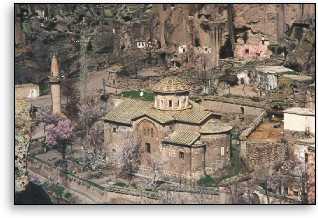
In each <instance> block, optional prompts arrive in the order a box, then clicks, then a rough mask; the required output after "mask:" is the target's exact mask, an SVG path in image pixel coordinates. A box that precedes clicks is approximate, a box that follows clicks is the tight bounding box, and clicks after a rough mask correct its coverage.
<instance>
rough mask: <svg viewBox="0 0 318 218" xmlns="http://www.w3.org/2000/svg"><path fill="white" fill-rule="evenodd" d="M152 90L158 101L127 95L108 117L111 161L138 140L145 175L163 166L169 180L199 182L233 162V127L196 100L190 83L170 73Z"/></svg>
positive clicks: (107, 141) (107, 147)
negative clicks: (231, 156) (231, 149)
mask: <svg viewBox="0 0 318 218" xmlns="http://www.w3.org/2000/svg"><path fill="white" fill-rule="evenodd" d="M153 92H154V94H155V99H154V102H150V101H141V100H135V99H125V100H123V102H122V103H120V104H119V105H118V106H116V107H115V108H114V109H113V110H111V111H110V112H108V113H107V114H106V115H105V117H104V124H105V127H104V139H105V144H104V147H105V150H106V154H107V159H108V161H110V162H111V163H113V164H120V163H119V162H120V161H119V160H120V158H121V154H122V152H123V149H126V148H127V147H126V146H127V145H129V144H138V145H139V146H138V148H139V149H138V152H139V154H140V155H139V156H140V158H139V163H140V166H139V170H138V172H136V174H139V175H143V176H147V175H151V173H153V171H154V170H158V169H160V176H161V178H164V179H166V180H175V181H181V180H182V181H195V180H198V179H200V178H201V177H202V176H205V175H212V176H213V175H215V174H216V173H218V172H220V170H221V169H222V168H224V167H225V166H227V165H229V163H230V142H231V138H230V132H231V130H232V127H231V126H228V125H226V124H224V123H221V121H219V120H216V119H214V118H213V113H212V112H210V111H207V110H205V109H204V108H203V107H202V106H201V105H199V104H197V103H195V102H193V101H191V100H190V99H189V93H190V86H189V85H188V84H187V83H186V82H184V81H183V80H181V79H179V78H177V77H167V78H165V79H163V80H161V81H160V82H159V83H158V84H156V85H155V86H154V87H153Z"/></svg>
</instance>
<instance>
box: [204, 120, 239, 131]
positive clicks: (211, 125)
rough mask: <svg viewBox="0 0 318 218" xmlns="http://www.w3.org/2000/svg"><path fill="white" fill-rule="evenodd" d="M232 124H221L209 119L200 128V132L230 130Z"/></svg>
mask: <svg viewBox="0 0 318 218" xmlns="http://www.w3.org/2000/svg"><path fill="white" fill-rule="evenodd" d="M232 128H233V127H232V126H229V125H226V124H223V123H221V122H219V121H215V120H210V121H208V122H206V123H205V124H204V125H203V126H202V127H201V129H200V133H202V134H216V133H223V132H228V131H230V130H232Z"/></svg>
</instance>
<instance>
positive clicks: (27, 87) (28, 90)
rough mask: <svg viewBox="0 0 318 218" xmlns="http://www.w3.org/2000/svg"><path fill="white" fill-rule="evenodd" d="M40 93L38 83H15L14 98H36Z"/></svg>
mask: <svg viewBox="0 0 318 218" xmlns="http://www.w3.org/2000/svg"><path fill="white" fill-rule="evenodd" d="M39 95H40V89H39V85H37V84H33V83H26V84H20V85H15V97H16V99H26V98H36V97H39Z"/></svg>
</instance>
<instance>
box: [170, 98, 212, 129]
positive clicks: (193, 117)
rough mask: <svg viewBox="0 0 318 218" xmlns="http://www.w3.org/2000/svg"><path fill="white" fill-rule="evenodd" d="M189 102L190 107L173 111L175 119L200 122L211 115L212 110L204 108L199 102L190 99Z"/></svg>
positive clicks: (194, 122)
mask: <svg viewBox="0 0 318 218" xmlns="http://www.w3.org/2000/svg"><path fill="white" fill-rule="evenodd" d="M190 103H191V105H192V108H190V109H186V110H182V111H174V118H175V120H177V121H179V122H185V123H193V124H200V123H202V122H203V121H204V120H206V119H207V118H208V117H209V116H211V115H212V112H210V111H206V110H204V108H203V107H201V106H200V105H199V104H197V103H195V102H192V101H191V102H190Z"/></svg>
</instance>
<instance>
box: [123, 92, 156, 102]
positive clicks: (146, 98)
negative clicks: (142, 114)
mask: <svg viewBox="0 0 318 218" xmlns="http://www.w3.org/2000/svg"><path fill="white" fill-rule="evenodd" d="M121 96H123V97H126V98H133V99H140V100H143V101H153V100H154V99H155V96H154V94H153V93H152V92H149V91H143V95H142V96H140V91H138V90H130V91H124V92H122V93H121Z"/></svg>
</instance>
